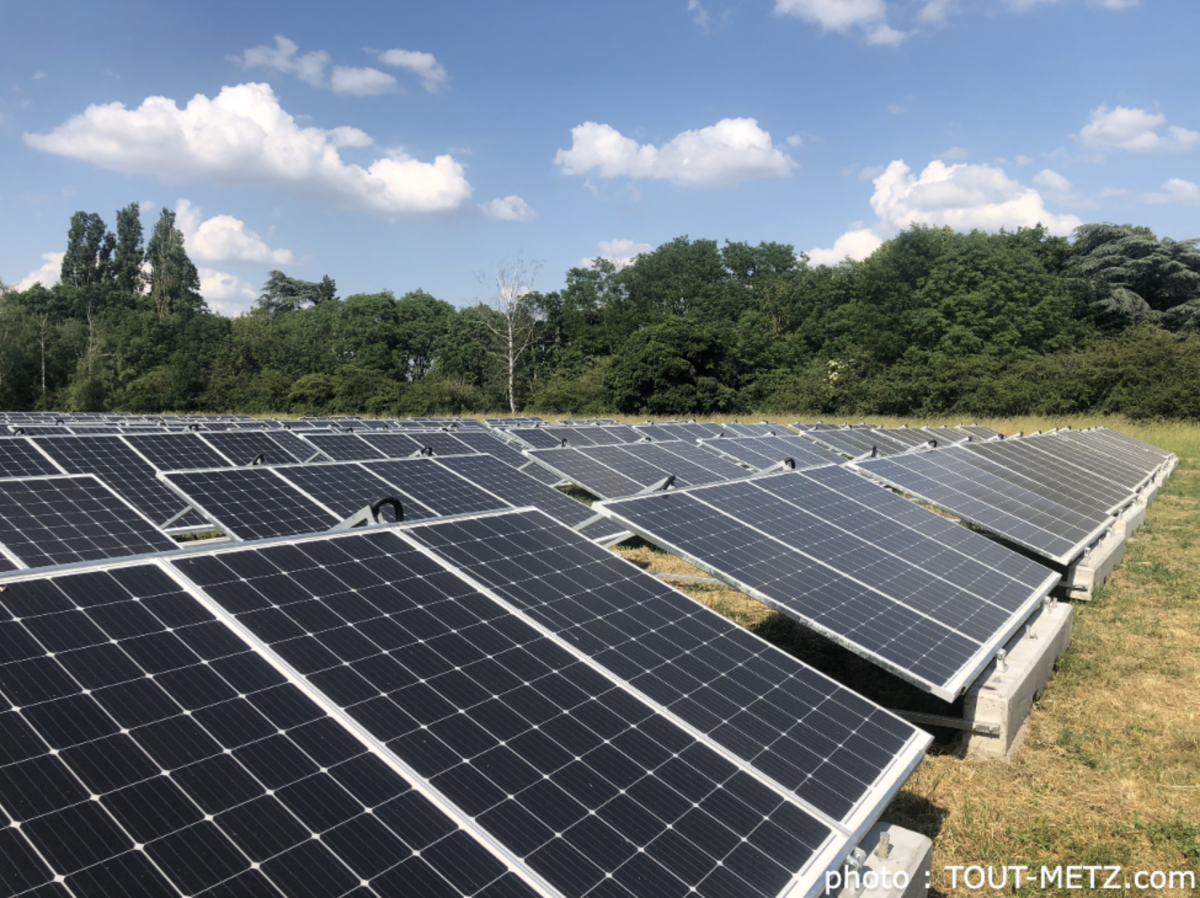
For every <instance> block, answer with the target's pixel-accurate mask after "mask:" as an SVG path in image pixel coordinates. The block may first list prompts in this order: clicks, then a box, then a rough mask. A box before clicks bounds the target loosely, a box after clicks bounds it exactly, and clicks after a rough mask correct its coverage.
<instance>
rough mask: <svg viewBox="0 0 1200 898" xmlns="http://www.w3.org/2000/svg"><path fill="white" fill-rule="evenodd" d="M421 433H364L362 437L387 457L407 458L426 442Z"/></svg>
mask: <svg viewBox="0 0 1200 898" xmlns="http://www.w3.org/2000/svg"><path fill="white" fill-rule="evenodd" d="M424 437H425V434H423V433H414V434H411V435H410V434H407V433H364V434H363V435H362V439H363V440H364V441H366V443H367V444H368V445H369V446H371V448H373V449H375V450H377V451H379V452H381V453H383V455H384V456H386V457H387V458H408V457H409V456H410V455H412V454H413V453H415V452H418V451H420V450H421V449H422V448H423V447H424V446H425V445H426V444H425V441H424Z"/></svg>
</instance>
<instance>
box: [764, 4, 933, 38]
mask: <svg viewBox="0 0 1200 898" xmlns="http://www.w3.org/2000/svg"><path fill="white" fill-rule="evenodd" d="M775 12H776V13H778V14H780V15H785V16H794V17H795V18H797V19H801V20H803V21H805V22H809V23H811V24H813V25H820V26H821V27H822V28H823V29H825V30H826V31H837V32H840V33H841V34H845V33H847V32H848V31H850V30H851V29H858V30H860V31H861V32H862V34H863V36H864V37H865V38H866V41H867V43H868V44H899V43H900V42H902V41H903V40H904V39H905V38H907V37H909V34H907V33H905V32H903V31H897V30H896V29H895V28H892V27H891V26H890V25H888V23H887V4H886V3H885V2H884V0H775Z"/></svg>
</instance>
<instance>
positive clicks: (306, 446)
mask: <svg viewBox="0 0 1200 898" xmlns="http://www.w3.org/2000/svg"><path fill="white" fill-rule="evenodd" d="M267 436H269V437H270V438H271V442H272V443H275V444H276V445H277V446H278V447H279V448H280V449H282V450H283V451H284V452H286V453H287V454H288V455H290V456H292V457H293V458H295V459H296V460H297V461H302V462H304V461H310V460H312V459H313V456H316V457H317V458H327V456H326V455H325V453H323V452H322V451H321V450H320V449H318V448H317V447H316V446H314V445H313V444H312V443H309V442H307V441H305V440H302V439H301V438H300V437H298V436H297V435H296V434H295V432H293V431H290V430H272V431H271V432H270V433H269V434H267Z"/></svg>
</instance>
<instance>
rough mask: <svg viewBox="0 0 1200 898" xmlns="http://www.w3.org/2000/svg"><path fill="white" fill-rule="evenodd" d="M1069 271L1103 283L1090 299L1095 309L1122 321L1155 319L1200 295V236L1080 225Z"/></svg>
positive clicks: (1126, 227) (1104, 225) (1099, 225)
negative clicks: (1159, 235)
mask: <svg viewBox="0 0 1200 898" xmlns="http://www.w3.org/2000/svg"><path fill="white" fill-rule="evenodd" d="M1074 237H1075V258H1074V260H1073V261H1072V262H1071V264H1070V270H1071V272H1072V273H1073V274H1075V275H1076V276H1077V277H1080V278H1088V279H1092V280H1094V281H1099V282H1100V283H1102V284H1104V285H1107V287H1108V288H1109V290H1108V292H1107V293H1104V294H1102V295H1101V296H1100V297H1099V298H1098V299H1096V300H1094V306H1095V308H1096V310H1097V311H1098V312H1100V313H1101V314H1102V315H1105V316H1111V317H1114V318H1116V319H1117V320H1118V321H1120V322H1121V323H1137V322H1139V321H1149V320H1156V319H1157V318H1158V317H1159V316H1160V315H1161V314H1162V313H1163V312H1166V311H1167V310H1169V309H1171V308H1173V307H1175V306H1178V305H1182V304H1183V303H1186V302H1189V301H1190V300H1193V299H1197V298H1200V239H1192V240H1172V239H1170V238H1169V237H1164V238H1163V239H1161V240H1159V239H1158V238H1157V237H1155V236H1154V233H1153V232H1152V231H1151V230H1150V229H1149V228H1135V227H1133V226H1132V225H1115V224H1109V223H1107V222H1105V223H1101V224H1085V225H1080V226H1079V227H1078V228H1076V229H1075V231H1074Z"/></svg>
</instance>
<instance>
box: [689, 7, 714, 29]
mask: <svg viewBox="0 0 1200 898" xmlns="http://www.w3.org/2000/svg"><path fill="white" fill-rule="evenodd" d="M687 8H688V12H690V13H691V14H692V21H693V22H695V23H696V24H697V25H699V26H700V27H701V28H703V29H704V30H705V31H708V26H709V25H711V24H712V18H711V17H710V16H709V14H708V10H707V9H705V8H704V7H703V6H701V5H700V0H688V5H687Z"/></svg>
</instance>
